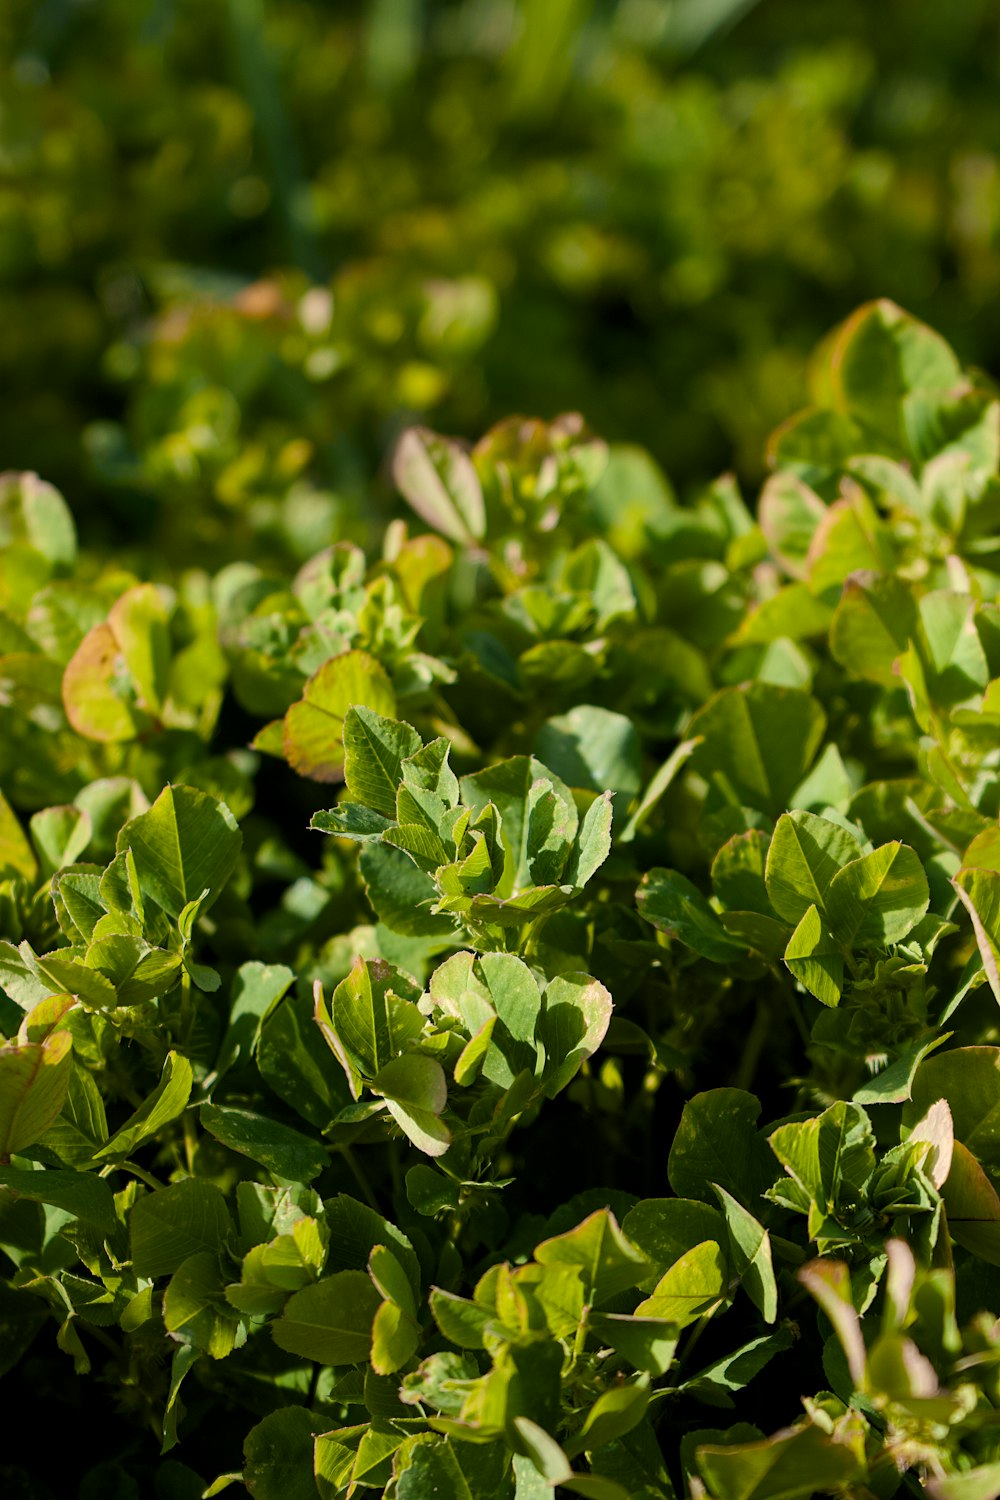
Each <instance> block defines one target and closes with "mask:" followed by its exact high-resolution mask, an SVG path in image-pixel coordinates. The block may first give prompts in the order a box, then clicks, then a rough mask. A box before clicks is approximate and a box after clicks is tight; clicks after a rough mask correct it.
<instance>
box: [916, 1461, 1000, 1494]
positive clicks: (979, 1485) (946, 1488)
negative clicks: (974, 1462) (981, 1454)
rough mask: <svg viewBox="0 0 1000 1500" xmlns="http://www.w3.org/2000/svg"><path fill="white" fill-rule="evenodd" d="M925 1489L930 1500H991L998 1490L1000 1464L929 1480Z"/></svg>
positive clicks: (981, 1466)
mask: <svg viewBox="0 0 1000 1500" xmlns="http://www.w3.org/2000/svg"><path fill="white" fill-rule="evenodd" d="M925 1489H926V1490H927V1493H928V1495H929V1496H930V1500H993V1497H994V1496H995V1495H996V1493H997V1491H998V1490H1000V1463H993V1464H981V1465H980V1466H979V1467H977V1468H975V1469H968V1470H966V1472H965V1473H963V1474H948V1475H943V1476H942V1477H940V1478H938V1479H929V1480H928V1481H927V1484H926V1485H925Z"/></svg>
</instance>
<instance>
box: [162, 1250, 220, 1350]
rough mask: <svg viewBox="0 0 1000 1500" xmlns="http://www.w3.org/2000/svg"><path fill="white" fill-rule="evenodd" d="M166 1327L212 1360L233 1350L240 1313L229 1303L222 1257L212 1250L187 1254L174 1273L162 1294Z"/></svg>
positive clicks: (175, 1336)
mask: <svg viewBox="0 0 1000 1500" xmlns="http://www.w3.org/2000/svg"><path fill="white" fill-rule="evenodd" d="M163 1326H164V1327H165V1328H166V1330H167V1332H168V1333H170V1334H172V1335H173V1337H174V1338H175V1339H179V1340H183V1342H184V1343H187V1344H193V1345H194V1346H195V1348H197V1349H202V1350H204V1351H205V1353H206V1354H209V1355H211V1357H212V1358H213V1359H225V1358H226V1356H227V1355H229V1354H231V1353H232V1352H233V1349H234V1347H235V1345H236V1335H237V1314H236V1313H235V1312H234V1310H233V1309H232V1308H231V1307H230V1306H229V1304H228V1303H227V1302H226V1299H225V1290H224V1287H223V1281H222V1272H221V1271H220V1269H219V1259H218V1256H217V1255H216V1254H214V1253H213V1252H212V1251H210V1250H202V1251H199V1252H198V1254H196V1255H190V1256H188V1258H187V1259H186V1260H184V1261H182V1263H181V1264H180V1265H179V1266H178V1267H177V1270H176V1271H175V1272H174V1274H173V1276H171V1278H170V1281H169V1283H168V1285H167V1288H166V1290H165V1291H164V1293H163Z"/></svg>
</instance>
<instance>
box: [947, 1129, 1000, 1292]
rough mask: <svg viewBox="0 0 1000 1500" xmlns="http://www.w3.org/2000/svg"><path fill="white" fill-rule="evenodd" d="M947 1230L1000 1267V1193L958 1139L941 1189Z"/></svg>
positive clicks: (958, 1240) (987, 1261) (977, 1254)
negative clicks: (999, 1194)
mask: <svg viewBox="0 0 1000 1500" xmlns="http://www.w3.org/2000/svg"><path fill="white" fill-rule="evenodd" d="M941 1196H942V1198H943V1199H944V1206H945V1212H946V1215H947V1220H948V1231H949V1233H950V1235H951V1237H952V1239H953V1240H955V1241H956V1242H957V1243H958V1244H959V1245H962V1246H963V1247H964V1248H965V1249H966V1250H971V1252H972V1254H973V1255H975V1256H978V1258H979V1259H980V1260H984V1261H986V1263H987V1264H988V1265H991V1266H1000V1196H998V1195H997V1191H996V1188H995V1187H994V1186H993V1184H992V1183H991V1182H990V1179H989V1178H988V1177H987V1175H986V1173H985V1172H984V1171H983V1169H982V1167H981V1166H980V1165H979V1163H978V1161H977V1160H976V1158H975V1157H974V1156H973V1154H972V1152H971V1151H970V1150H969V1149H968V1148H967V1147H966V1146H965V1145H963V1143H962V1142H961V1141H959V1140H956V1141H955V1143H954V1146H953V1148H952V1158H951V1170H950V1172H949V1173H948V1179H947V1181H946V1182H945V1184H944V1187H943V1188H942V1190H941Z"/></svg>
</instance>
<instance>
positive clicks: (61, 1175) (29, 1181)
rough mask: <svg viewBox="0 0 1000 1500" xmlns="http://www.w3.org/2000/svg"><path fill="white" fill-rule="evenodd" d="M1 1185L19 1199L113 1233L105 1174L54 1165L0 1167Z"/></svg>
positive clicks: (113, 1222)
mask: <svg viewBox="0 0 1000 1500" xmlns="http://www.w3.org/2000/svg"><path fill="white" fill-rule="evenodd" d="M0 1187H5V1188H10V1189H11V1190H12V1191H13V1192H14V1193H16V1194H17V1196H18V1197H19V1198H28V1199H31V1200H32V1201H33V1202H35V1203H49V1204H51V1205H52V1207H53V1208H61V1209H62V1210H63V1212H64V1213H68V1214H72V1215H73V1217H74V1218H76V1219H80V1220H82V1221H83V1222H84V1223H86V1224H93V1225H94V1227H95V1228H96V1229H98V1230H100V1232H101V1233H102V1234H103V1235H111V1234H113V1232H114V1229H115V1224H116V1222H117V1221H116V1218H115V1204H114V1198H113V1196H112V1192H111V1188H110V1187H109V1186H108V1184H107V1182H106V1181H105V1180H104V1178H103V1177H94V1176H92V1175H91V1174H89V1173H87V1172H61V1171H59V1170H57V1169H52V1168H47V1169H46V1170H45V1171H43V1172H31V1171H26V1170H24V1169H23V1168H20V1167H0Z"/></svg>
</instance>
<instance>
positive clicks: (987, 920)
mask: <svg viewBox="0 0 1000 1500" xmlns="http://www.w3.org/2000/svg"><path fill="white" fill-rule="evenodd" d="M951 883H952V885H953V886H954V888H955V892H956V894H957V896H958V898H959V900H960V901H961V903H962V905H963V906H964V907H965V909H966V911H967V912H968V913H969V917H970V919H971V921H972V930H973V932H974V933H975V935H976V947H977V948H978V949H979V956H980V958H981V959H982V962H983V969H984V970H985V972H986V978H987V980H988V981H989V986H990V989H991V990H992V991H993V994H994V997H995V998H996V1000H997V1003H998V1004H1000V873H998V872H997V871H996V870H982V869H963V870H959V871H958V873H957V875H955V876H954V878H953V879H952V882H951Z"/></svg>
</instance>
